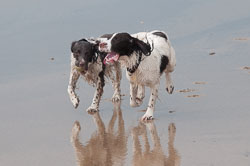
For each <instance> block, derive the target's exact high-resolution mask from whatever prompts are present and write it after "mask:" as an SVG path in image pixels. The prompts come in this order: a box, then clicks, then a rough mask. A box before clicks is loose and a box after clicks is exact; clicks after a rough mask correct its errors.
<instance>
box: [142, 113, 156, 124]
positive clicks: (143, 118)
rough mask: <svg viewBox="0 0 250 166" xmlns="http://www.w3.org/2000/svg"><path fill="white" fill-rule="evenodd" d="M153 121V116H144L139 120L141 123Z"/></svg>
mask: <svg viewBox="0 0 250 166" xmlns="http://www.w3.org/2000/svg"><path fill="white" fill-rule="evenodd" d="M152 120H154V117H153V116H148V115H144V116H143V117H142V118H141V121H142V122H150V121H152Z"/></svg>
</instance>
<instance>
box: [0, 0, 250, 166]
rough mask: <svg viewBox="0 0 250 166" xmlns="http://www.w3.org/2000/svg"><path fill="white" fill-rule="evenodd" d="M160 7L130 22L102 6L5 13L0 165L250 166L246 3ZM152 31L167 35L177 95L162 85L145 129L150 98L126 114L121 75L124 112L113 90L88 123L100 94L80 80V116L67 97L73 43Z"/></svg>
mask: <svg viewBox="0 0 250 166" xmlns="http://www.w3.org/2000/svg"><path fill="white" fill-rule="evenodd" d="M129 2H131V3H132V1H126V3H125V2H112V3H113V5H114V6H123V7H124V8H125V7H129V6H130V5H129ZM47 3H50V5H49V6H48V5H47ZM134 3H135V4H134V5H135V6H140V3H141V2H134ZM225 3H227V4H228V5H227V6H224V5H225ZM157 4H160V5H157V7H156V6H155V5H156V4H155V2H149V3H145V5H144V6H143V8H141V7H138V8H134V7H131V11H130V12H129V13H128V14H126V15H125V14H122V13H121V12H119V9H118V8H116V9H113V8H112V7H110V5H108V4H105V3H104V2H102V3H97V2H95V1H86V2H77V3H68V2H66V1H62V2H60V3H59V5H58V1H53V2H49V1H42V2H40V3H35V2H30V1H24V2H22V3H20V2H19V1H16V2H15V3H13V4H12V3H10V2H5V3H3V5H1V7H0V9H1V10H0V13H1V15H2V16H4V17H3V19H1V27H2V28H1V29H0V36H1V38H0V45H1V52H2V53H1V55H0V63H1V65H0V69H1V70H0V74H1V79H0V99H1V100H0V106H1V109H0V133H1V137H0V139H1V141H0V147H1V149H0V165H4V166H5V165H6V166H14V165H19V166H27V165H38V166H40V165H53V166H59V165H60V166H72V165H84V164H85V165H94V164H96V165H124V166H127V165H128V166H130V165H134V166H140V165H146V164H147V165H159V166H160V165H167V166H173V165H174V166H177V165H181V166H203V165H204V166H222V165H227V166H235V165H239V166H249V164H250V142H249V140H250V132H249V127H250V111H249V109H250V102H249V101H250V86H249V85H250V84H249V83H250V77H249V76H250V75H249V72H250V70H249V66H250V55H249V52H250V41H249V37H250V30H249V26H250V22H249V17H250V14H249V10H248V7H249V5H250V4H249V2H245V1H243V0H240V2H238V1H237V3H236V2H234V1H226V0H219V1H215V0H213V1H209V2H206V3H203V1H195V2H189V3H188V4H187V2H186V1H181V3H177V2H159V3H157ZM55 6H57V8H54V7H55ZM93 8H95V9H98V10H96V11H97V13H94V14H93V12H92V10H91V9H93ZM211 8H212V9H213V12H211ZM140 9H141V11H142V12H139V13H138V10H140ZM148 11H152V14H149V13H148ZM160 11H161V12H160ZM162 11H166V12H165V15H164V16H163V15H162ZM175 11H180V12H178V13H177V12H175ZM232 11H234V12H232ZM113 13H116V14H117V15H116V16H113ZM91 14H93V15H92V17H93V18H91V19H89V17H86V16H89V15H91ZM109 17H111V18H112V19H111V20H109V22H108V23H107V22H105V21H104V20H105V19H106V18H109ZM159 18H160V19H159ZM79 20H80V21H79ZM120 20H123V22H120ZM117 22H119V24H117ZM104 25H106V26H104ZM100 27H101V28H100ZM153 29H160V30H164V31H166V32H167V33H168V35H169V37H170V40H171V42H172V45H173V47H174V48H175V50H176V57H177V66H176V70H175V71H174V73H173V81H174V85H175V89H176V90H175V92H174V94H172V95H169V94H168V93H167V92H166V90H165V87H164V85H165V79H164V78H163V77H162V79H161V86H160V89H159V100H157V103H156V112H155V115H154V116H155V120H154V121H153V122H151V123H141V122H140V121H139V119H140V117H141V116H142V115H143V114H144V112H143V111H142V110H145V108H146V106H147V102H148V99H149V90H148V89H147V90H146V98H145V99H144V102H143V104H142V106H141V107H138V108H131V107H130V106H129V97H128V95H129V94H128V92H129V84H128V81H127V80H126V78H125V75H124V72H123V79H122V83H121V85H122V86H121V90H122V94H124V96H122V101H121V103H120V105H119V103H117V104H112V102H110V101H109V99H110V98H111V96H112V87H111V83H106V86H105V89H104V96H103V99H102V101H101V104H100V112H99V113H95V114H88V113H87V112H85V110H86V109H87V108H88V106H89V105H90V103H91V101H92V96H93V94H94V88H93V87H91V86H89V85H88V84H87V83H85V82H84V81H83V80H80V81H79V83H78V89H77V93H78V94H79V96H80V105H79V108H78V109H76V110H75V109H74V108H73V106H72V104H71V103H70V100H69V97H68V94H67V86H68V79H69V63H70V61H69V59H70V58H69V51H70V50H69V48H70V47H69V46H70V42H71V41H73V40H76V39H80V38H82V37H91V36H94V37H97V36H99V35H101V34H103V33H106V32H116V31H128V32H130V33H135V32H138V31H142V30H148V31H149V30H153ZM211 53H213V55H212V56H211V55H210V54H211Z"/></svg>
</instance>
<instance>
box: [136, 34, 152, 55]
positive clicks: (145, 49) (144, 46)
mask: <svg viewBox="0 0 250 166" xmlns="http://www.w3.org/2000/svg"><path fill="white" fill-rule="evenodd" d="M135 43H136V45H137V46H138V48H139V49H140V50H141V51H142V53H143V54H144V55H146V56H149V55H150V53H151V47H150V45H149V44H147V43H144V42H143V41H141V40H139V39H136V38H135Z"/></svg>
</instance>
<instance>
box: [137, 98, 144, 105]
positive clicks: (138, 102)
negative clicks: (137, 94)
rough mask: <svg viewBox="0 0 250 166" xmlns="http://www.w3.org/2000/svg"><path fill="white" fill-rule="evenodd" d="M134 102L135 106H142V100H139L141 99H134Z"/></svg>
mask: <svg viewBox="0 0 250 166" xmlns="http://www.w3.org/2000/svg"><path fill="white" fill-rule="evenodd" d="M135 102H136V104H137V105H138V106H140V105H142V102H143V98H142V99H141V98H136V100H135Z"/></svg>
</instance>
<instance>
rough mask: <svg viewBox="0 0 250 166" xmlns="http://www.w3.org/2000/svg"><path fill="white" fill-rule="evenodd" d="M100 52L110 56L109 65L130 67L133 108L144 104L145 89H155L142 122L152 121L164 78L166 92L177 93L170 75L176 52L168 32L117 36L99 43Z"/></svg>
mask: <svg viewBox="0 0 250 166" xmlns="http://www.w3.org/2000/svg"><path fill="white" fill-rule="evenodd" d="M99 50H100V51H101V52H106V53H108V54H107V56H106V57H105V58H104V62H105V63H109V62H115V61H116V60H118V61H119V62H120V63H121V65H122V66H123V67H126V70H127V72H126V76H127V78H128V80H129V82H130V105H131V106H132V107H137V106H140V105H141V104H142V100H143V98H144V96H145V86H148V87H150V88H151V95H150V99H149V103H148V107H147V110H146V113H145V114H144V115H143V117H142V120H143V121H145V120H146V121H147V120H152V119H153V112H154V110H155V101H156V99H157V96H158V88H159V84H160V76H161V75H162V74H163V73H164V74H165V77H166V90H167V92H168V93H169V94H172V93H173V90H174V86H173V83H172V80H171V76H170V73H171V72H173V71H174V68H175V65H176V59H175V51H174V49H173V47H172V46H171V43H170V41H169V38H168V36H167V34H166V33H165V32H162V31H152V32H140V33H137V34H133V35H130V34H128V33H115V34H113V35H112V37H110V39H104V40H102V42H101V43H99Z"/></svg>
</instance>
